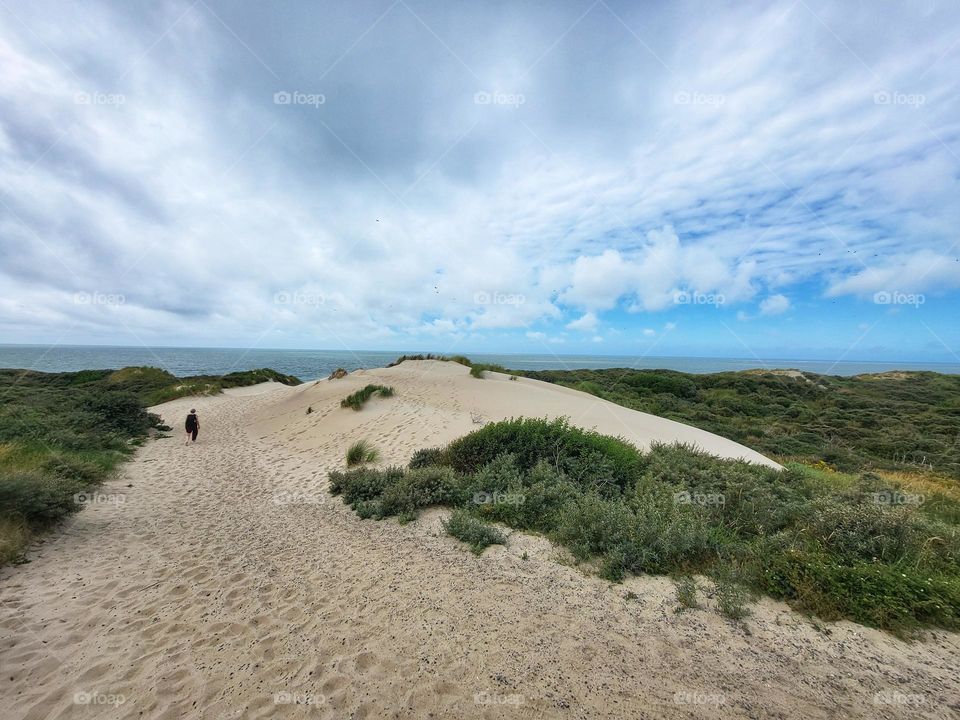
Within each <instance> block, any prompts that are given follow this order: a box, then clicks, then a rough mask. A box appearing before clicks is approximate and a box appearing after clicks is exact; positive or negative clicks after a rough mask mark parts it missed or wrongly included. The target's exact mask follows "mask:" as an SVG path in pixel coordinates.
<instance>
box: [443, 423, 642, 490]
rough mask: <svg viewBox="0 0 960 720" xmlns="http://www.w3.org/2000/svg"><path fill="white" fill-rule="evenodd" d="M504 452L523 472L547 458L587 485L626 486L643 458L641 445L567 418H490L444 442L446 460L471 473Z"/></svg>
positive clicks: (630, 482) (577, 480)
mask: <svg viewBox="0 0 960 720" xmlns="http://www.w3.org/2000/svg"><path fill="white" fill-rule="evenodd" d="M504 453H510V454H512V455H513V456H514V457H515V460H516V463H517V466H518V468H519V469H520V470H522V471H524V472H527V471H529V470H531V469H532V468H533V467H534V466H535V465H536V464H537V463H538V462H540V461H541V460H545V461H547V462H550V463H552V464H553V465H554V467H556V468H557V469H558V470H560V471H561V472H563V473H564V474H566V475H567V476H568V477H570V479H571V480H573V481H574V482H577V483H578V484H580V485H582V486H585V487H587V488H589V487H591V486H595V485H596V486H605V485H610V486H613V487H616V488H625V487H627V486H628V485H630V484H632V482H633V481H634V480H635V478H636V476H637V475H638V473H639V472H640V470H641V469H642V468H643V464H644V463H643V457H642V456H641V454H640V451H639V450H637V449H636V448H635V447H634V446H633V445H630V444H629V443H628V442H626V441H625V440H621V439H619V438H613V437H609V436H605V435H601V434H599V433H595V432H591V431H588V430H581V429H580V428H576V427H572V426H571V425H570V424H569V423H568V421H567V420H566V419H557V420H552V421H551V420H542V419H525V418H516V419H511V420H504V421H501V422H495V423H489V424H487V425H485V426H484V427H483V428H482V429H480V430H476V431H475V432H472V433H470V434H469V435H466V436H464V437H462V438H459V439H458V440H454V441H453V442H452V443H450V445H449V446H448V448H447V456H448V458H447V461H448V462H449V463H450V465H451V466H452V467H453V468H454V469H455V470H457V471H458V472H461V473H464V474H469V473H474V472H476V471H477V470H479V469H480V468H482V467H483V466H484V465H487V464H488V463H489V462H490V461H492V460H494V459H495V458H496V457H497V456H498V455H502V454H504Z"/></svg>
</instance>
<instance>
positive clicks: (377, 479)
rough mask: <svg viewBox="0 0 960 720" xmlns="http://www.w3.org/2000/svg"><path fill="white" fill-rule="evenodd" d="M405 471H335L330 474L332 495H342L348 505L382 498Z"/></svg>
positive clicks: (389, 468)
mask: <svg viewBox="0 0 960 720" xmlns="http://www.w3.org/2000/svg"><path fill="white" fill-rule="evenodd" d="M404 472H405V471H404V469H403V468H400V467H388V468H384V469H382V470H378V469H375V468H356V469H354V470H347V471H346V472H342V471H339V470H335V471H334V472H331V473H330V488H329V491H330V494H331V495H342V496H343V501H344V502H345V503H347V505H353V504H354V503H356V502H359V501H362V500H373V499H374V498H378V497H380V496H381V495H382V494H383V493H384V491H385V490H386V489H387V488H388V487H389V486H391V485H393V484H394V483H396V482H398V481H399V480H400V478H402V477H403V474H404Z"/></svg>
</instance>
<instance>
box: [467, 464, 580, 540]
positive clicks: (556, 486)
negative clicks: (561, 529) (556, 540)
mask: <svg viewBox="0 0 960 720" xmlns="http://www.w3.org/2000/svg"><path fill="white" fill-rule="evenodd" d="M580 495H581V492H580V490H579V489H578V488H577V486H576V485H574V484H573V483H572V482H570V481H569V480H568V479H567V478H566V477H564V476H563V475H562V474H560V473H558V472H557V471H556V470H554V469H553V468H552V467H551V466H550V465H549V464H547V463H546V462H543V461H541V462H540V463H538V464H537V465H536V466H534V468H533V469H532V470H531V471H530V472H529V473H528V474H527V476H526V477H525V478H524V479H523V481H522V484H519V485H508V486H507V488H506V490H505V492H504V493H503V494H502V496H496V495H495V496H493V497H492V498H490V499H491V502H489V503H487V504H484V505H481V506H480V507H479V508H478V511H479V513H480V514H481V515H483V516H484V517H487V518H489V519H491V520H495V521H498V522H502V523H504V524H505V525H509V526H510V527H515V528H519V529H522V530H534V531H536V532H541V533H549V532H550V531H552V530H553V529H554V528H555V527H556V526H557V524H558V521H559V515H560V512H561V510H562V509H563V508H564V507H565V506H566V505H567V504H568V503H570V502H571V501H573V500H575V499H576V498H578V497H579V496H580Z"/></svg>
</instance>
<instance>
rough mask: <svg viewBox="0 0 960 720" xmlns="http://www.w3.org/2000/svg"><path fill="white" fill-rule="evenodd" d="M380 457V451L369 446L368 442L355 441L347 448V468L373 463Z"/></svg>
mask: <svg viewBox="0 0 960 720" xmlns="http://www.w3.org/2000/svg"><path fill="white" fill-rule="evenodd" d="M379 457H380V451H379V450H377V449H376V448H375V447H374V446H373V445H371V444H370V441H369V440H357V441H356V442H355V443H353V445H351V446H350V447H349V448H347V467H353V466H354V465H362V464H363V463H374V462H376V461H377V460H378V459H379Z"/></svg>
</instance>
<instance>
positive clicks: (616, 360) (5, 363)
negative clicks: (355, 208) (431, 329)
mask: <svg viewBox="0 0 960 720" xmlns="http://www.w3.org/2000/svg"><path fill="white" fill-rule="evenodd" d="M427 353H432V354H447V355H449V354H462V355H467V356H468V357H470V358H471V359H473V360H475V361H477V362H484V363H495V364H499V365H503V366H504V367H506V368H508V369H511V370H586V369H594V370H595V369H615V368H632V369H646V370H654V369H663V370H675V371H678V372H686V373H694V374H704V373H715V372H731V371H739V370H801V371H806V372H813V373H818V374H824V375H839V376H851V375H861V374H866V373H877V372H891V371H898V370H900V371H914V372H917V371H927V372H938V373H943V374H949V375H957V374H960V363H943V362H924V361H901V360H861V359H852V360H851V359H844V360H837V361H832V360H823V359H817V358H785V357H780V358H756V357H754V358H743V357H722V356H694V355H690V356H672V355H627V354H623V355H619V354H610V355H603V354H599V353H597V354H594V353H569V354H564V353H521V352H500V353H492V352H470V351H464V352H457V353H453V352H450V351H448V352H446V353H444V352H442V351H439V350H437V349H397V350H324V349H306V348H304V349H292V348H242V347H183V346H173V345H170V346H162V345H156V346H133V345H75V344H71V345H55V346H50V345H43V344H29V343H0V368H4V369H18V370H23V369H26V370H36V371H40V372H76V371H79V370H100V369H116V368H121V367H130V366H152V367H160V368H163V369H165V370H167V371H169V372H171V373H172V374H174V375H177V376H180V377H182V376H187V375H222V374H226V373H229V372H235V371H242V370H252V369H255V368H261V367H269V368H272V369H274V370H276V371H278V372H281V373H284V374H288V375H295V376H296V377H298V378H300V379H301V380H314V379H318V378H322V377H326V376H327V375H328V374H329V373H330V372H332V371H333V370H335V369H337V368H338V367H344V368H345V369H347V370H350V371H352V370H356V369H360V368H364V369H366V368H375V367H383V366H384V365H386V364H388V363H390V362H392V361H394V360H396V359H397V358H398V357H399V356H400V355H403V354H427Z"/></svg>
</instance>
